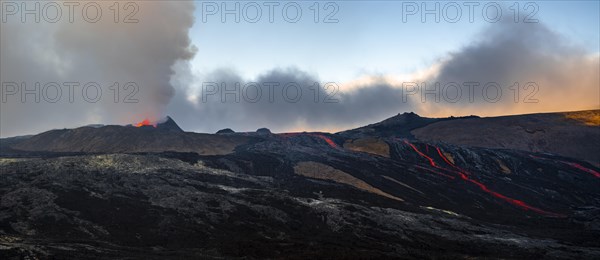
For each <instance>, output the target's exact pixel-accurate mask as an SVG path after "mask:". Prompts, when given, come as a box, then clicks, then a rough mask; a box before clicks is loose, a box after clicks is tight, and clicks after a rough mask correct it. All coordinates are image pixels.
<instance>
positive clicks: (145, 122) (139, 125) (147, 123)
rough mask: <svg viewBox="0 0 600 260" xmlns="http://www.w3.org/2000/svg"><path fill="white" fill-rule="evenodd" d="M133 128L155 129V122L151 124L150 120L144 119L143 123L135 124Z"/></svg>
mask: <svg viewBox="0 0 600 260" xmlns="http://www.w3.org/2000/svg"><path fill="white" fill-rule="evenodd" d="M134 126H135V127H142V126H154V127H156V122H154V123H152V122H150V120H149V119H148V118H146V119H144V121H142V122H139V123H137V124H135V125H134Z"/></svg>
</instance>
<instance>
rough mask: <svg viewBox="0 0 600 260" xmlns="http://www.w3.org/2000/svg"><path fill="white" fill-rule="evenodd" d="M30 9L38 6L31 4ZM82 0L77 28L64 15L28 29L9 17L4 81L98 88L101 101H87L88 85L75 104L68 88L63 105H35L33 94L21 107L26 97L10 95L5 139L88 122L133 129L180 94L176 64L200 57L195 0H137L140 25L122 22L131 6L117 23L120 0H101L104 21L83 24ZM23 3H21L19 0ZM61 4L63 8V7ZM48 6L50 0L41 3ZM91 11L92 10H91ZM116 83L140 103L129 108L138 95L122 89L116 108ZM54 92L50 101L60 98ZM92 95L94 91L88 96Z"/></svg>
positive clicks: (5, 33) (5, 111)
mask: <svg viewBox="0 0 600 260" xmlns="http://www.w3.org/2000/svg"><path fill="white" fill-rule="evenodd" d="M25 2H28V3H29V5H30V6H31V7H32V5H33V4H34V3H35V2H38V1H34V2H31V1H25ZM86 2H87V1H82V2H80V5H79V6H78V8H77V9H76V12H75V16H73V17H74V18H75V21H74V23H70V22H69V19H68V18H67V13H66V12H67V8H66V7H64V6H63V8H62V9H63V17H62V18H61V19H60V20H59V21H58V22H57V23H48V22H46V21H45V20H44V19H41V21H40V23H36V22H35V21H34V20H33V16H31V15H30V16H29V17H28V21H27V22H26V23H22V22H21V21H20V15H17V16H16V17H9V19H8V20H7V22H6V23H2V24H1V27H2V28H1V30H0V31H1V32H0V34H1V35H0V41H1V42H0V43H1V44H0V48H1V50H0V51H1V53H2V57H1V59H0V60H1V66H0V69H1V76H2V78H1V79H0V81H2V82H17V83H21V82H25V83H26V84H27V86H28V87H30V88H33V87H34V83H35V82H40V83H41V84H42V87H43V85H44V84H46V83H48V82H57V83H59V84H62V83H64V82H79V83H80V84H82V85H83V84H86V83H88V82H97V83H98V84H99V85H100V87H101V89H102V97H101V99H100V100H99V101H97V102H96V103H89V102H86V101H85V100H84V99H83V98H82V92H81V89H82V87H79V88H78V89H76V91H75V94H74V95H73V96H74V100H73V102H72V103H71V102H70V100H69V98H68V88H64V87H63V88H62V90H63V93H62V94H63V96H62V98H61V99H60V100H58V102H56V103H50V102H46V101H45V100H44V99H41V102H40V103H36V102H35V100H34V97H33V96H29V97H28V99H27V101H26V102H25V103H22V102H21V98H20V93H18V94H17V95H16V96H10V97H9V98H8V99H7V102H3V103H2V104H1V109H0V115H1V117H0V123H1V124H0V130H1V131H0V135H1V136H2V137H6V136H13V135H21V134H30V133H38V132H41V131H44V130H48V129H49V128H63V127H76V126H80V125H84V124H90V123H106V124H111V123H112V124H127V123H133V122H136V121H141V120H143V119H144V118H145V117H148V118H150V119H158V118H161V117H163V116H164V110H165V108H166V106H167V104H168V103H169V101H170V100H171V98H172V96H173V95H174V93H175V89H174V88H173V86H172V85H171V83H170V80H171V77H172V76H173V75H174V71H173V68H172V66H173V65H174V64H175V63H176V62H177V61H180V60H189V59H191V58H192V57H193V55H194V50H193V48H192V47H191V41H190V39H189V37H188V30H189V28H190V27H191V26H192V25H193V22H194V16H193V12H194V4H193V2H191V1H138V2H135V3H136V4H137V6H138V7H139V8H138V11H137V13H136V14H135V16H133V18H135V19H137V20H138V22H137V23H124V22H123V21H124V19H125V18H126V15H128V14H129V13H130V11H131V10H133V9H131V8H129V9H124V7H125V3H124V2H121V12H120V15H119V17H118V18H119V22H118V23H115V22H114V20H113V12H111V11H110V9H109V8H110V6H111V5H113V4H114V1H112V2H111V1H95V2H94V3H97V4H99V5H100V7H101V10H102V12H103V13H102V17H101V19H100V21H98V22H96V23H89V22H86V21H85V20H83V17H82V15H81V14H82V12H81V10H82V7H83V5H84V4H85V3H86ZM17 3H18V4H20V3H21V2H17ZM58 3H62V2H58ZM41 4H42V5H44V4H45V2H43V1H41ZM92 13H93V12H92ZM115 82H118V83H119V84H120V85H121V88H123V86H124V85H125V84H126V83H128V82H134V83H135V84H137V85H138V86H139V92H138V93H137V94H136V95H134V96H133V97H134V99H137V100H138V102H137V103H123V100H124V99H125V97H126V95H127V94H129V93H131V91H133V90H134V88H133V87H130V88H129V89H127V90H125V89H121V91H120V95H119V102H117V103H115V102H114V97H113V92H112V91H111V90H110V89H109V87H110V86H111V85H113V84H114V83H115ZM54 93H55V92H53V91H51V92H50V96H52V97H54V95H55V94H54ZM90 93H91V94H90V96H91V97H94V96H95V95H94V93H95V92H93V91H92V92H90Z"/></svg>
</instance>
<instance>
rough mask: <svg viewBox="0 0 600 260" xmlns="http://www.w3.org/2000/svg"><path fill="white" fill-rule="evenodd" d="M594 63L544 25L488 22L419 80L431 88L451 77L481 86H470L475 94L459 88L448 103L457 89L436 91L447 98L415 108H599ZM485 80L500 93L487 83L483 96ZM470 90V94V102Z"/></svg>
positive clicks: (489, 111)
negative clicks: (498, 93)
mask: <svg viewBox="0 0 600 260" xmlns="http://www.w3.org/2000/svg"><path fill="white" fill-rule="evenodd" d="M599 65H600V64H599V56H598V54H593V55H590V54H588V53H586V51H585V50H584V49H583V48H581V47H578V46H577V45H575V44H573V43H571V42H570V41H569V39H565V38H564V37H563V36H561V35H559V34H557V33H556V32H553V31H552V30H550V29H549V28H547V27H546V26H545V25H544V24H541V23H514V22H513V21H512V19H507V20H503V21H501V22H499V23H498V24H491V25H490V26H489V27H488V28H487V30H485V31H484V32H483V33H481V34H480V35H479V39H478V40H477V41H474V42H472V43H471V44H470V45H468V46H466V47H464V48H462V49H461V50H458V51H456V52H453V53H451V54H450V55H449V56H448V57H446V58H445V59H444V61H442V62H441V65H440V67H439V69H438V71H437V73H436V75H434V76H432V77H428V78H425V79H424V80H423V82H426V83H427V85H429V86H430V87H431V86H433V85H434V84H435V83H436V82H437V83H440V86H441V87H440V88H442V87H443V86H444V85H445V84H448V83H451V82H455V83H458V84H460V85H462V84H463V83H465V82H477V83H479V84H480V86H479V87H474V88H473V89H474V94H469V92H468V88H466V87H463V88H462V89H463V93H462V94H463V98H462V99H461V100H460V101H459V102H456V103H453V102H449V100H452V99H453V98H454V97H455V96H456V94H457V91H454V90H455V89H454V88H448V89H447V91H446V92H447V93H445V92H444V91H443V90H441V91H440V92H441V96H442V97H444V94H447V95H448V97H449V98H446V99H444V98H441V99H440V102H439V103H436V102H434V101H429V102H425V103H421V104H420V106H419V108H418V109H417V110H418V111H420V112H421V113H424V114H426V115H431V116H449V115H470V114H478V115H506V114H516V113H533V112H549V111H566V110H583V109H594V108H595V109H598V108H600V104H599V102H600V100H599V99H600V89H599V88H598V86H600V80H599V78H598V77H599V71H598V70H599V68H600V67H599ZM489 82H495V83H497V86H498V87H499V88H500V89H501V93H502V94H501V97H498V98H495V97H496V90H495V89H494V88H493V87H490V88H489V89H488V92H487V97H489V98H490V100H488V101H486V99H485V98H484V95H485V92H484V90H485V88H484V86H485V85H486V84H487V83H489ZM529 82H531V83H534V84H529V85H528V83H529ZM515 83H518V84H519V87H518V88H517V87H516V86H515V85H514V84H515ZM526 86H527V87H528V88H527V89H525V87H526ZM535 86H537V88H536V87H535ZM516 89H519V91H518V96H517V97H515V93H516ZM469 95H471V96H473V97H474V98H473V99H472V101H471V100H470V99H469V98H468V96H469ZM515 99H516V100H515ZM536 100H537V102H536Z"/></svg>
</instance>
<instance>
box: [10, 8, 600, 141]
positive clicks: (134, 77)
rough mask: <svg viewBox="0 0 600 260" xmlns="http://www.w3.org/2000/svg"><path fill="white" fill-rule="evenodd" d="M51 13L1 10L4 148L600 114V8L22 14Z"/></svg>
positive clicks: (64, 10) (48, 10)
mask: <svg viewBox="0 0 600 260" xmlns="http://www.w3.org/2000/svg"><path fill="white" fill-rule="evenodd" d="M36 2H37V1H24V2H23V1H10V2H7V1H3V2H2V5H1V7H2V21H0V22H1V23H0V29H1V30H0V36H1V37H0V54H2V55H1V56H0V65H1V66H0V82H2V93H1V94H2V102H1V103H0V137H9V136H17V135H25V134H35V133H39V132H42V131H46V130H49V129H55V128H71V127H78V126H82V125H87V124H121V125H124V124H131V123H136V122H140V121H142V120H144V119H146V118H148V119H149V120H151V121H160V120H161V119H162V118H164V117H165V116H167V115H170V116H171V117H172V118H174V119H175V120H176V121H177V123H178V124H180V126H182V128H183V129H185V130H187V131H196V132H215V131H217V130H219V129H223V128H232V129H234V130H236V131H254V130H256V129H257V128H261V127H268V128H270V129H271V130H272V131H275V132H285V131H304V130H307V131H329V132H335V131H339V130H343V129H348V128H353V127H358V126H361V125H364V124H369V123H373V122H376V121H379V120H383V119H385V118H387V117H390V116H393V115H395V114H397V113H402V112H408V111H414V112H417V113H418V114H420V115H422V116H429V117H444V116H451V115H453V116H462V115H472V114H475V115H480V116H498V115H508V114H520V113H536V112H551V111H571V110H583V109H600V79H599V74H600V65H599V57H600V33H599V32H600V20H599V19H600V18H599V16H600V15H599V14H600V4H599V2H598V1H534V2H514V1H506V2H503V1H496V2H492V3H490V2H460V1H457V2H444V1H439V2H437V1H426V2H423V1H414V2H412V1H336V2H329V1H296V2H290V1H285V2H283V1H282V2H277V1H268V2H252V1H138V2H133V3H134V4H129V2H131V1H121V2H119V5H118V6H115V5H113V4H114V2H111V1H108V2H107V1H101V2H98V3H99V4H97V6H91V9H92V12H91V13H90V11H89V9H90V7H86V6H87V5H89V4H87V3H86V2H79V3H78V4H79V5H77V6H75V7H74V8H75V11H74V12H73V19H74V20H73V21H71V20H70V17H69V15H68V14H69V12H68V9H67V7H68V6H66V5H65V2H62V1H57V2H53V1H46V2H42V1H41V2H39V3H40V7H39V10H40V12H39V16H40V20H39V21H36V20H35V18H36V17H35V15H32V14H25V15H24V14H23V12H21V11H22V10H21V9H22V7H23V6H22V4H23V3H25V4H28V6H27V7H28V8H29V9H31V8H35V6H33V5H34V4H35V3H36ZM7 3H8V4H7ZM14 3H16V4H14ZM49 3H50V4H49ZM236 4H237V5H238V8H237V9H235V8H236ZM436 4H438V5H439V7H438V8H437V9H435V8H436ZM82 7H86V8H87V9H85V8H82ZM115 7H116V9H115ZM470 7H471V8H472V11H473V12H472V14H471V15H469V13H470V11H471V9H470ZM484 7H485V9H484ZM497 7H499V9H496V8H497ZM271 8H272V9H271ZM57 9H60V10H61V11H62V12H61V14H60V15H57V14H56V10H57ZM84 9H85V10H86V11H87V13H84V12H83V10H84ZM93 9H99V10H100V11H101V15H100V16H98V15H96V14H95V13H94V10H93ZM226 9H227V10H229V11H227V10H226ZM425 9H427V10H429V12H430V13H429V14H425V15H424V17H423V13H426V10H425ZM432 9H433V11H431V10H432ZM114 10H119V12H118V13H115V12H114ZM257 10H260V14H261V15H260V16H259V15H257V14H258V12H257ZM297 10H300V12H301V15H298V12H297ZM317 10H318V12H317ZM424 10H425V11H424ZM484 10H485V11H486V12H484ZM497 10H499V11H500V12H501V13H497V12H496V11H497ZM517 10H518V13H517ZM271 11H272V12H271ZM458 12H460V15H457V14H458ZM23 16H24V17H25V21H24V20H23ZM236 16H238V17H239V21H236ZM436 16H438V17H439V21H436ZM96 18H97V19H96ZM423 19H425V20H423ZM35 83H40V86H39V87H36V85H35ZM115 84H116V85H115ZM315 84H316V85H315ZM436 84H439V86H436ZM70 86H72V88H71V87H70ZM415 86H416V87H415ZM32 89H33V90H32ZM58 89H60V90H58ZM84 90H85V91H84ZM98 90H100V95H98V93H99V92H98ZM28 91H29V92H28ZM59 91H60V93H59ZM498 93H500V95H498ZM71 94H72V95H71Z"/></svg>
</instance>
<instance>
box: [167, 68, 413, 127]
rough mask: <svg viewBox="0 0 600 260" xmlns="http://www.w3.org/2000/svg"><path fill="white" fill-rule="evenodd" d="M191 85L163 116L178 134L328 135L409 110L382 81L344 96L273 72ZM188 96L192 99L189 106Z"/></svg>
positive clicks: (217, 76) (219, 76)
mask: <svg viewBox="0 0 600 260" xmlns="http://www.w3.org/2000/svg"><path fill="white" fill-rule="evenodd" d="M188 78H189V77H188ZM190 79H191V78H190ZM192 80H195V82H194V83H192V84H190V83H189V82H187V83H180V84H182V85H196V86H197V88H195V89H188V90H187V91H182V92H179V94H178V95H177V96H176V97H175V100H174V102H173V103H172V104H171V106H170V107H169V113H170V114H173V115H174V116H175V117H176V119H177V120H178V121H179V122H181V124H182V126H183V127H184V128H187V129H195V130H199V131H207V132H214V131H217V130H219V129H221V128H232V129H234V130H238V131H253V130H256V129H258V128H261V127H268V128H271V130H272V131H276V132H281V131H300V130H305V129H309V130H310V129H312V130H326V131H327V130H329V131H334V130H341V129H344V128H345V127H351V126H355V125H360V124H364V123H368V122H373V121H376V120H381V119H384V118H385V117H387V116H389V115H390V114H394V113H397V112H398V111H403V110H406V109H407V108H409V106H408V104H407V103H403V102H402V96H401V94H402V92H401V91H399V89H397V88H394V87H393V86H392V85H390V84H388V83H387V82H385V81H383V80H381V81H377V80H370V81H369V86H368V87H355V88H351V89H349V90H346V91H344V89H342V88H343V85H341V84H338V83H328V82H321V81H319V79H318V78H317V77H316V76H313V75H310V74H309V73H307V72H304V71H302V70H299V69H297V68H277V69H273V70H271V71H268V72H265V73H264V74H262V75H260V76H258V77H257V78H256V79H244V78H242V77H241V76H240V75H239V74H238V73H236V72H235V71H233V70H230V69H221V70H216V71H213V72H211V73H208V74H206V75H202V76H201V78H196V79H192ZM203 86H204V87H203ZM236 86H237V87H236ZM189 96H193V97H195V99H193V100H191V101H190V100H189V98H188V97H189Z"/></svg>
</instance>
